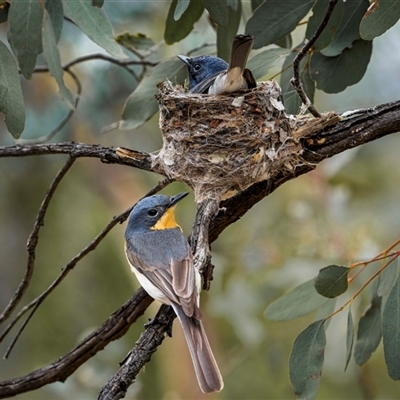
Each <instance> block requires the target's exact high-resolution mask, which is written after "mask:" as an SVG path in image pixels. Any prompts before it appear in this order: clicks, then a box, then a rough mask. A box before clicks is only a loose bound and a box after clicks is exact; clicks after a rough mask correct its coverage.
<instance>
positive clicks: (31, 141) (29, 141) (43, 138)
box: [16, 68, 82, 144]
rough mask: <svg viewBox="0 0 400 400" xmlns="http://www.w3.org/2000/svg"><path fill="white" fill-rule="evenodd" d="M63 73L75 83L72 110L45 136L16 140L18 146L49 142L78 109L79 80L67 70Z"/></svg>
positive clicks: (80, 87) (80, 88) (80, 91)
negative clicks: (68, 75)
mask: <svg viewBox="0 0 400 400" xmlns="http://www.w3.org/2000/svg"><path fill="white" fill-rule="evenodd" d="M65 72H67V73H68V74H70V76H71V77H72V79H73V80H74V81H75V84H76V94H75V104H74V108H73V109H71V110H69V111H68V113H67V115H66V116H65V117H64V118H63V119H62V120H61V121H60V123H59V124H58V125H57V126H56V127H55V128H54V129H53V130H52V131H51V132H50V133H49V134H47V135H44V136H41V137H38V138H36V139H23V138H22V139H18V140H17V141H16V142H17V143H18V144H39V143H45V142H48V141H49V140H51V139H52V138H53V137H54V136H55V135H56V134H57V133H58V132H60V130H61V129H62V128H63V127H64V126H65V124H66V123H67V122H68V121H69V120H70V119H71V117H72V116H73V115H74V113H75V111H76V108H77V107H78V104H79V100H80V98H81V94H82V84H81V82H80V80H79V78H78V77H77V76H76V74H75V73H74V72H73V71H71V70H69V69H68V68H66V69H65Z"/></svg>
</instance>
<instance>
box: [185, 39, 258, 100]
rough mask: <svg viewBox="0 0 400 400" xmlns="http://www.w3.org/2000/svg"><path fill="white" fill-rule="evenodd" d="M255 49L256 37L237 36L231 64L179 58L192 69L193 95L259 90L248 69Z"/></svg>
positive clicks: (203, 57) (202, 59)
mask: <svg viewBox="0 0 400 400" xmlns="http://www.w3.org/2000/svg"><path fill="white" fill-rule="evenodd" d="M252 47H253V36H252V35H236V36H235V37H234V39H233V42H232V48H231V54H230V59H229V64H227V63H226V62H225V61H224V60H222V59H221V58H218V57H214V56H198V57H194V58H189V57H185V56H182V55H179V56H178V58H179V59H180V60H182V61H183V62H184V63H185V64H186V66H187V69H188V73H189V93H209V94H223V93H232V92H236V91H238V90H242V89H252V88H255V87H256V86H257V82H256V80H255V79H254V77H253V74H252V73H251V71H250V70H249V69H247V68H246V63H247V58H248V57H249V54H250V51H251V49H252Z"/></svg>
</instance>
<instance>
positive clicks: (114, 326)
mask: <svg viewBox="0 0 400 400" xmlns="http://www.w3.org/2000/svg"><path fill="white" fill-rule="evenodd" d="M397 131H400V101H398V102H393V103H388V104H383V105H380V106H377V107H374V108H371V109H365V110H359V111H355V112H353V113H346V114H345V115H342V116H341V117H340V118H337V119H335V120H334V121H331V122H330V123H326V121H325V123H324V122H321V121H318V120H314V122H312V123H305V124H302V125H301V126H299V128H298V129H297V130H296V131H295V132H294V133H293V135H294V136H295V137H296V139H297V140H298V141H299V143H300V145H301V147H302V156H303V158H304V159H305V160H306V161H307V162H308V163H304V164H302V165H301V166H299V167H297V168H295V169H294V170H293V171H289V170H281V171H276V174H275V175H273V176H270V177H269V179H268V180H264V181H261V182H257V183H255V184H253V185H251V186H250V187H248V188H246V189H245V190H243V191H241V192H238V193H237V194H236V195H234V196H233V197H230V198H228V199H226V200H222V201H221V202H220V204H219V207H218V209H217V210H214V211H213V218H211V220H210V221H208V222H209V231H208V239H207V240H208V242H209V243H212V242H213V241H214V240H216V239H217V237H218V236H219V235H220V234H221V232H223V231H224V229H225V228H227V227H228V226H229V225H231V224H233V223H234V222H235V221H237V220H238V219H239V218H241V217H242V216H243V215H244V214H245V213H246V212H247V211H248V210H249V209H250V208H251V207H252V206H253V205H255V204H256V203H257V202H259V201H260V200H262V199H263V198H264V197H266V196H268V195H269V194H270V193H272V192H273V191H274V190H275V189H277V188H278V187H279V186H280V185H282V184H283V183H285V182H287V181H289V180H291V179H294V178H296V177H297V176H299V175H302V174H305V173H307V172H309V171H311V170H312V169H314V168H315V167H316V166H317V164H318V163H319V162H321V161H322V160H324V159H326V158H328V157H332V156H334V155H335V154H338V153H341V152H343V151H345V150H347V149H350V148H354V147H357V146H360V145H362V144H365V143H368V142H370V141H373V140H376V139H379V138H380V137H383V136H385V135H389V134H392V133H396V132H397ZM122 152H123V153H124V155H125V156H122V157H120V156H118V154H117V152H116V149H114V148H107V147H102V146H98V145H87V144H81V143H59V144H46V145H31V146H20V145H17V146H6V147H0V157H23V156H32V155H48V154H60V155H63V154H64V155H69V156H70V157H71V158H72V159H75V158H83V157H94V158H98V159H99V160H100V161H101V162H105V163H114V164H120V165H126V166H132V167H135V168H140V169H143V170H146V171H152V172H157V173H159V174H163V171H162V170H161V169H159V168H157V169H156V168H154V166H153V165H152V156H151V155H150V154H147V153H144V152H139V151H134V150H129V151H128V150H124V151H122ZM120 154H121V153H120ZM128 156H129V157H128ZM199 211H201V210H199ZM201 216H202V213H201V212H199V213H198V215H197V216H196V222H195V224H194V226H193V236H192V240H191V241H192V246H194V247H195V246H196V240H198V238H199V237H200V236H201V235H199V232H198V231H199V229H200V226H201ZM196 230H197V231H196ZM151 302H152V299H151V298H150V297H149V296H148V295H147V294H146V293H145V292H144V291H143V290H139V291H138V292H137V293H135V295H134V296H133V297H132V298H131V299H130V300H129V301H128V302H127V303H126V304H124V305H123V306H122V307H121V308H120V309H119V310H117V311H116V312H115V313H114V314H113V315H111V316H110V318H109V319H108V320H107V321H105V322H104V324H103V325H102V326H101V327H100V328H99V329H97V330H96V331H95V332H93V333H92V334H91V335H89V336H88V337H87V338H86V339H84V340H83V341H82V342H81V343H80V344H79V345H78V346H77V347H76V348H74V349H72V350H71V351H70V352H69V353H68V354H66V355H65V356H63V357H61V358H60V359H59V360H57V361H56V362H54V363H52V364H49V365H47V366H45V367H43V368H41V369H39V370H36V371H34V372H32V373H30V374H27V375H26V376H23V377H20V378H16V379H11V380H7V381H3V382H0V397H1V398H4V397H10V396H13V395H17V394H19V393H24V392H27V391H30V390H34V389H37V388H39V387H42V386H44V385H47V384H49V383H52V382H55V381H65V380H66V379H67V377H68V376H70V375H71V374H72V373H73V372H74V371H75V370H76V369H77V368H78V367H79V366H80V365H82V364H83V363H84V362H85V361H87V360H88V359H89V358H90V357H92V356H94V355H95V354H96V353H97V352H98V351H100V350H102V349H103V348H104V347H105V346H106V345H107V344H108V343H110V342H111V341H113V340H116V339H117V338H119V337H121V336H122V335H123V334H124V333H125V332H126V331H127V330H128V329H129V326H130V325H131V324H132V323H134V322H135V321H136V320H137V318H138V317H139V316H140V315H142V314H143V312H144V311H145V309H146V308H147V307H148V306H149V304H150V303H151ZM158 318H159V319H160V320H162V321H164V320H165V321H171V320H172V319H173V318H174V315H173V314H171V311H170V309H169V308H168V307H162V309H161V310H160V313H159V315H158ZM168 326H169V324H168V323H167V324H161V325H159V326H157V327H155V328H154V327H153V328H151V329H147V330H145V332H144V333H143V334H142V336H141V337H140V342H139V343H138V345H137V346H135V348H134V350H133V352H132V353H130V355H129V357H127V359H126V360H125V362H124V364H123V365H122V367H121V369H120V371H118V373H117V374H116V375H115V376H114V377H113V378H112V379H111V380H110V381H109V383H108V384H107V385H106V386H105V387H104V388H103V390H102V392H101V396H100V398H102V399H106V398H107V399H108V398H113V399H114V398H115V399H116V398H121V397H123V396H124V393H125V392H126V389H127V386H126V385H129V384H130V383H132V382H133V380H134V379H135V377H136V375H137V373H138V371H139V370H140V369H141V368H142V367H143V366H144V365H145V363H146V362H147V361H148V360H149V359H150V356H151V354H152V353H154V351H156V349H157V347H158V346H159V345H160V344H161V342H162V340H163V339H164V337H165V334H166V333H167V332H168V329H169V328H168ZM132 366H134V368H132ZM117 382H125V384H126V385H120V386H118V385H117V384H116V383H117ZM107 396H108V397H107Z"/></svg>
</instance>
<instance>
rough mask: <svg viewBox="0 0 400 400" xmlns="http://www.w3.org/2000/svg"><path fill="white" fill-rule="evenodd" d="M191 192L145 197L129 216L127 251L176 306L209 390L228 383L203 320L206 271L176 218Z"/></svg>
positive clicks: (151, 288)
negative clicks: (201, 269)
mask: <svg viewBox="0 0 400 400" xmlns="http://www.w3.org/2000/svg"><path fill="white" fill-rule="evenodd" d="M186 195H187V193H180V194H178V195H176V196H173V197H169V196H163V195H155V196H151V197H146V198H144V199H142V200H141V201H139V202H138V203H137V204H136V206H135V207H134V208H133V210H132V212H131V214H130V216H129V219H128V225H127V227H126V231H125V253H126V257H127V259H128V262H129V264H130V266H131V269H132V272H134V273H135V275H136V277H137V279H138V281H139V283H140V284H141V285H142V287H143V289H144V290H146V292H147V293H148V294H149V295H150V296H151V297H153V298H154V299H155V300H158V301H160V302H161V303H164V304H168V305H170V306H172V308H173V309H174V311H175V314H176V315H177V317H178V319H179V321H180V323H181V325H182V329H183V333H184V335H185V338H186V342H187V344H188V347H189V352H190V355H191V357H192V361H193V366H194V369H195V372H196V376H197V381H198V382H199V386H200V389H201V390H202V391H203V392H204V393H211V392H219V391H220V390H222V388H223V387H224V383H223V380H222V377H221V373H220V372H219V368H218V365H217V363H216V361H215V358H214V355H213V353H212V351H211V347H210V345H209V343H208V339H207V336H206V333H205V330H204V327H203V323H202V322H201V318H202V314H201V311H200V308H199V306H200V285H201V280H200V273H199V271H198V270H197V269H196V268H195V266H194V264H193V256H192V252H191V249H190V246H189V244H188V241H187V239H186V238H185V236H184V235H183V233H182V229H181V228H180V226H179V225H178V224H177V223H176V221H175V206H176V204H177V203H178V202H179V201H180V200H181V199H183V198H184V197H185V196H186Z"/></svg>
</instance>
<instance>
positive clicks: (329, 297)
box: [265, 242, 400, 399]
mask: <svg viewBox="0 0 400 400" xmlns="http://www.w3.org/2000/svg"><path fill="white" fill-rule="evenodd" d="M397 245H398V242H396V243H395V244H394V245H392V246H391V247H390V248H389V249H387V250H385V251H384V252H382V253H381V254H379V255H378V256H376V257H374V258H373V259H371V260H369V261H365V262H360V263H355V264H352V265H350V266H349V267H344V266H339V265H329V266H327V267H324V268H322V269H321V270H320V271H319V274H318V275H317V276H316V277H315V278H314V279H312V280H309V281H307V282H305V283H303V284H301V285H299V286H297V287H296V288H294V289H292V290H291V291H290V292H289V293H287V294H286V295H284V296H282V297H280V298H278V299H277V300H275V301H274V302H273V303H271V304H270V305H269V306H268V308H267V310H266V312H265V315H266V317H267V318H269V319H271V320H275V321H287V320H290V319H294V318H298V317H301V316H304V315H307V314H309V313H311V312H313V311H316V310H318V313H317V315H316V317H315V321H314V322H312V323H311V324H310V325H309V326H308V327H307V328H306V329H304V330H303V331H302V332H301V333H300V334H299V336H298V337H297V338H296V340H295V342H294V344H293V349H292V353H291V356H290V361H289V372H290V379H291V382H292V385H293V390H294V393H295V395H296V397H298V398H300V399H314V398H315V397H316V394H317V391H318V387H319V383H320V379H321V374H322V368H323V363H324V352H325V347H326V335H325V329H326V326H327V323H328V320H329V319H330V318H332V317H333V316H334V315H336V314H337V313H339V312H341V311H343V310H344V308H345V307H346V306H349V310H348V317H347V335H346V362H345V366H344V369H345V370H346V369H347V367H348V365H349V362H350V360H351V357H352V356H353V357H354V361H355V362H356V364H358V365H360V366H361V365H363V364H365V363H366V362H367V361H368V360H369V359H370V357H371V355H372V353H373V352H374V351H375V350H376V348H377V347H378V345H379V343H380V342H381V340H382V339H383V348H384V355H385V362H386V367H387V371H388V375H389V376H390V377H391V378H392V379H393V380H400V361H399V360H400V312H399V310H400V274H399V269H398V265H397V260H398V257H399V255H400V251H396V252H391V250H392V249H393V248H394V247H395V246H397ZM377 260H382V265H381V267H380V268H379V269H378V271H376V272H375V273H373V274H372V275H371V277H370V278H369V279H368V280H367V281H366V282H365V283H364V284H363V285H362V286H361V288H360V289H359V290H357V291H356V292H355V293H354V294H353V295H352V296H351V298H350V300H348V301H347V302H345V303H344V304H343V305H342V306H340V307H339V308H338V309H337V310H336V311H334V307H335V303H336V298H337V297H339V296H340V295H342V294H344V293H345V292H346V291H347V290H348V288H349V283H352V282H353V281H354V280H355V278H356V277H357V276H358V275H359V272H357V273H355V274H354V275H352V276H349V274H350V273H352V272H354V270H355V269H357V268H360V267H361V268H362V269H364V268H365V267H366V266H367V265H369V264H371V263H373V262H375V261H377ZM371 282H373V285H372V296H371V300H370V304H369V306H368V307H367V309H366V311H365V312H364V313H363V314H362V315H361V317H360V319H359V322H358V328H357V336H356V337H355V329H354V322H353V315H352V312H351V305H352V303H353V301H354V299H355V298H356V297H357V296H358V295H359V294H360V293H361V292H362V291H363V290H364V289H365V288H366V286H367V285H368V284H370V283H371Z"/></svg>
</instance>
